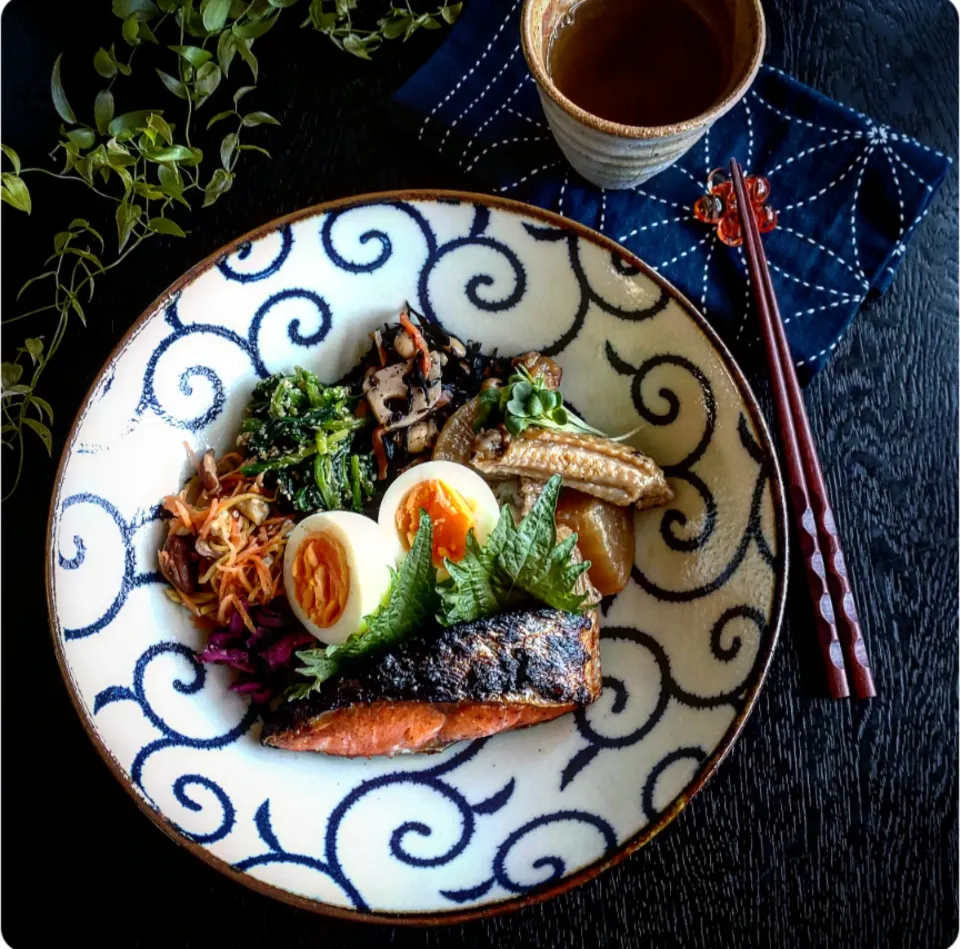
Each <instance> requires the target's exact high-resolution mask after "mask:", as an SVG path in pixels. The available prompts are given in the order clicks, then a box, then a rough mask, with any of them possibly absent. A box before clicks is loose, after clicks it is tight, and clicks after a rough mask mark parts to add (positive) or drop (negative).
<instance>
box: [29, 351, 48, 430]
mask: <svg viewBox="0 0 960 949" xmlns="http://www.w3.org/2000/svg"><path fill="white" fill-rule="evenodd" d="M27 342H28V343H29V342H30V340H27ZM37 342H38V343H40V345H41V347H42V346H43V343H42V342H41V341H40V340H37ZM30 402H31V403H32V404H33V405H35V406H36V407H37V408H38V409H39V410H40V419H41V420H42V419H43V414H44V413H46V415H47V420H48V421H49V422H50V424H51V425H52V424H53V409H52V408H51V406H50V403H49V402H48V401H47V400H46V399H41V398H40V396H38V395H31V396H30Z"/></svg>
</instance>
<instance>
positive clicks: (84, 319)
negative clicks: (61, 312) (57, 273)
mask: <svg viewBox="0 0 960 949" xmlns="http://www.w3.org/2000/svg"><path fill="white" fill-rule="evenodd" d="M70 306H71V307H73V310H74V312H75V313H76V314H77V316H79V317H80V322H81V323H83V325H84V326H86V325H87V317H86V316H85V314H84V312H83V307H82V306H80V301H79V300H78V299H77V297H76V296H73V295H71V297H70Z"/></svg>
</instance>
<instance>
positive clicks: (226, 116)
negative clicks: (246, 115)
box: [207, 109, 237, 128]
mask: <svg viewBox="0 0 960 949" xmlns="http://www.w3.org/2000/svg"><path fill="white" fill-rule="evenodd" d="M236 114H237V113H236V112H234V111H233V109H227V111H226V112H218V113H217V114H216V115H215V116H214V117H213V118H212V119H211V120H210V121H209V122H207V128H211V127H212V126H214V125H216V124H217V122H222V121H223V120H224V119H229V118H230V117H231V116H232V115H236Z"/></svg>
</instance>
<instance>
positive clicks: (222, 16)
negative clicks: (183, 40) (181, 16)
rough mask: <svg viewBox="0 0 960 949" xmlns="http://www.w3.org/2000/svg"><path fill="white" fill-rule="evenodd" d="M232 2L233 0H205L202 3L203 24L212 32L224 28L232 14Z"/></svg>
mask: <svg viewBox="0 0 960 949" xmlns="http://www.w3.org/2000/svg"><path fill="white" fill-rule="evenodd" d="M231 2H232V0H203V2H202V3H201V4H200V14H201V16H202V18H203V25H204V27H205V28H206V29H208V30H209V31H210V32H211V33H216V32H217V31H218V30H222V29H223V25H224V24H225V23H226V22H227V17H228V16H229V15H230V5H231Z"/></svg>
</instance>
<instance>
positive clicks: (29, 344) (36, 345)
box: [23, 336, 43, 365]
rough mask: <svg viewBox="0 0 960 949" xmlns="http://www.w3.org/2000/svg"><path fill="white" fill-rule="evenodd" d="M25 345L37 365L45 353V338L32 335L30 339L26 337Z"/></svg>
mask: <svg viewBox="0 0 960 949" xmlns="http://www.w3.org/2000/svg"><path fill="white" fill-rule="evenodd" d="M23 345H24V347H25V348H26V350H27V352H28V353H29V354H30V358H31V359H32V360H33V364H34V365H36V364H37V362H39V360H40V356H41V355H42V354H43V340H42V339H37V338H36V337H35V336H32V337H30V338H29V339H25V340H24V341H23Z"/></svg>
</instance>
